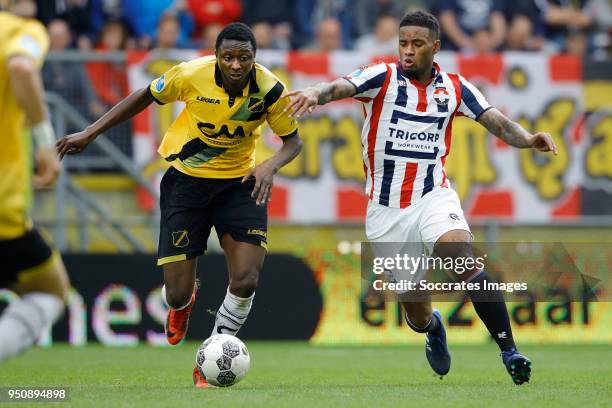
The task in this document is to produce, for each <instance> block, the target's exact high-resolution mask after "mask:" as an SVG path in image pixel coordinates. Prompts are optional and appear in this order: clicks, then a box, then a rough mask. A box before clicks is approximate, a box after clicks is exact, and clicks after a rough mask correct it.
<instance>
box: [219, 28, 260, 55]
mask: <svg viewBox="0 0 612 408" xmlns="http://www.w3.org/2000/svg"><path fill="white" fill-rule="evenodd" d="M223 40H236V41H248V42H250V43H251V45H252V46H253V52H255V51H257V44H256V43H255V36H254V35H253V32H252V31H251V29H250V28H249V26H248V25H246V24H244V23H231V24H228V25H226V26H225V27H223V30H221V32H220V33H219V35H218V36H217V41H216V42H215V51H218V50H219V46H220V45H221V42H222V41H223Z"/></svg>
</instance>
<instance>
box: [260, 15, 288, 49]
mask: <svg viewBox="0 0 612 408" xmlns="http://www.w3.org/2000/svg"><path fill="white" fill-rule="evenodd" d="M251 31H253V35H254V36H255V41H256V42H257V48H258V49H262V50H265V49H272V50H288V49H290V48H291V43H290V38H291V26H290V25H289V23H281V24H277V25H276V26H274V27H272V25H271V24H270V23H268V22H267V21H260V22H257V23H255V24H253V25H252V26H251Z"/></svg>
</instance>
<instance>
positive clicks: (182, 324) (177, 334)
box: [164, 286, 198, 346]
mask: <svg viewBox="0 0 612 408" xmlns="http://www.w3.org/2000/svg"><path fill="white" fill-rule="evenodd" d="M197 290H198V289H197V286H196V288H195V289H194V290H193V294H192V295H191V300H190V301H189V304H188V305H187V306H185V307H184V308H183V309H181V310H175V309H170V310H169V311H168V315H167V316H166V325H165V327H164V328H165V331H166V339H167V340H168V343H170V344H172V345H173V346H174V345H177V344H179V343H180V342H181V340H183V338H184V337H185V335H186V334H187V325H188V323H189V315H190V314H191V309H192V308H193V304H194V303H195V299H196V298H195V295H196V291H197Z"/></svg>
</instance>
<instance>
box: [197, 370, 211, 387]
mask: <svg viewBox="0 0 612 408" xmlns="http://www.w3.org/2000/svg"><path fill="white" fill-rule="evenodd" d="M193 385H195V386H196V387H197V388H211V387H214V385H211V384H209V383H208V382H207V381H206V379H205V378H204V377H203V376H202V374H200V370H198V367H197V366H196V367H193Z"/></svg>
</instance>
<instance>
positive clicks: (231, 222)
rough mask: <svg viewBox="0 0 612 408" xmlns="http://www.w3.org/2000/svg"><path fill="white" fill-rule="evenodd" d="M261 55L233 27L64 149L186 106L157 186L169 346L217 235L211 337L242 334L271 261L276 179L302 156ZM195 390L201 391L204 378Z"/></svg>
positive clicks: (162, 150)
mask: <svg viewBox="0 0 612 408" xmlns="http://www.w3.org/2000/svg"><path fill="white" fill-rule="evenodd" d="M255 53H256V43H255V38H254V37H253V33H252V32H251V30H250V29H249V28H248V26H246V25H245V24H242V23H232V24H229V25H228V26H226V27H225V28H224V29H223V30H222V31H221V32H220V33H219V36H218V37H217V40H216V44H215V56H210V57H202V58H198V59H195V60H192V61H189V62H184V63H181V64H178V65H176V66H174V67H173V68H171V69H170V70H168V71H167V72H166V73H165V74H163V75H162V76H161V77H159V78H157V79H155V80H154V81H153V82H152V83H151V84H150V86H148V87H146V88H143V89H140V90H138V91H135V92H134V93H132V94H131V95H129V96H128V97H127V98H125V99H124V100H123V101H121V102H119V103H118V104H117V105H116V106H114V107H113V108H112V109H111V110H110V111H109V112H108V113H107V114H106V115H104V116H102V117H101V118H100V119H99V120H98V121H96V122H95V123H93V124H92V125H90V126H89V127H87V128H86V129H85V130H83V131H82V132H79V133H75V134H73V135H70V136H68V137H66V138H64V139H62V140H60V141H59V142H58V143H57V149H58V153H59V155H60V158H61V157H63V156H64V155H66V154H76V153H79V152H80V151H82V150H83V149H84V148H85V147H86V146H87V145H88V144H89V143H91V141H92V140H94V139H95V138H96V137H97V136H98V135H99V134H100V133H102V132H104V131H105V130H107V129H109V128H111V127H113V126H115V125H117V124H119V123H121V122H123V121H125V120H127V119H129V118H131V117H132V116H134V115H136V114H137V113H138V112H140V111H142V110H143V109H145V108H146V107H147V106H149V105H150V104H151V103H152V102H157V103H158V104H165V103H169V102H174V101H183V102H185V104H186V106H185V109H183V111H182V112H181V113H180V114H179V116H178V117H177V118H176V120H175V121H174V123H173V124H172V125H171V126H170V128H169V129H168V131H167V132H166V134H165V135H164V138H163V140H162V142H161V145H160V147H159V150H158V152H159V154H160V155H161V156H162V157H163V158H164V159H165V160H167V161H168V162H169V163H170V165H171V167H170V169H169V170H168V171H167V172H166V173H165V175H164V177H163V179H162V181H161V186H160V193H161V196H160V208H161V227H160V237H159V246H158V261H157V264H158V265H161V266H162V267H163V272H164V283H165V285H164V287H163V289H162V294H163V297H164V299H165V300H166V302H167V304H168V306H169V307H170V311H169V313H168V317H167V319H166V326H165V329H166V336H167V339H168V342H169V343H170V344H177V343H178V342H179V341H181V340H182V339H183V337H184V336H185V334H186V330H187V322H188V318H189V314H190V312H191V308H192V306H193V304H194V302H195V294H196V290H197V287H196V265H197V258H198V256H200V255H202V254H203V253H204V251H205V250H206V242H207V239H208V236H209V234H210V230H211V227H212V226H214V227H215V230H216V231H217V235H218V237H219V241H220V243H221V245H222V247H223V250H224V251H225V256H226V258H227V264H228V269H229V278H230V279H229V281H230V283H229V287H228V290H227V293H226V296H225V299H224V301H223V303H222V304H221V306H220V307H219V310H218V312H217V315H216V319H215V327H214V328H213V331H212V332H213V334H217V333H224V334H231V335H235V334H236V333H237V332H238V330H239V329H240V327H241V326H242V325H243V324H244V322H245V320H246V318H247V315H248V313H249V310H250V308H251V304H252V301H253V296H254V294H255V288H256V287H257V281H258V277H259V272H260V271H261V269H262V266H263V261H264V256H265V254H266V249H265V248H266V238H267V203H268V200H269V199H270V192H271V188H272V181H273V176H274V173H276V172H277V171H278V169H280V168H281V167H282V166H284V165H285V164H287V163H289V162H290V161H291V160H292V159H293V158H294V157H295V156H297V155H298V153H299V152H300V149H301V144H302V143H301V139H300V137H299V135H298V131H297V124H296V122H295V120H294V119H292V118H290V117H289V115H288V114H287V113H286V112H284V109H285V108H286V107H287V105H288V103H289V100H288V99H287V98H282V95H283V93H284V91H285V86H284V85H283V84H282V82H281V81H280V80H279V79H278V78H276V77H275V76H274V75H273V74H272V73H271V72H270V71H268V70H267V69H266V68H264V67H263V66H261V65H259V64H257V63H256V62H255ZM264 121H267V122H268V124H269V125H270V127H271V128H272V130H273V131H274V132H275V133H276V134H277V135H279V136H280V137H281V138H282V141H283V145H282V147H281V149H280V150H279V151H278V152H277V154H276V155H275V156H273V157H272V158H270V159H268V160H266V161H265V162H263V163H261V164H259V165H258V166H255V140H256V138H257V137H258V136H259V130H258V128H259V126H260V125H261V124H262V123H263V122H264ZM194 382H195V383H196V385H202V384H203V379H202V378H200V376H199V373H198V372H197V369H194Z"/></svg>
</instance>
